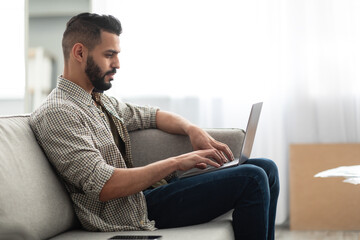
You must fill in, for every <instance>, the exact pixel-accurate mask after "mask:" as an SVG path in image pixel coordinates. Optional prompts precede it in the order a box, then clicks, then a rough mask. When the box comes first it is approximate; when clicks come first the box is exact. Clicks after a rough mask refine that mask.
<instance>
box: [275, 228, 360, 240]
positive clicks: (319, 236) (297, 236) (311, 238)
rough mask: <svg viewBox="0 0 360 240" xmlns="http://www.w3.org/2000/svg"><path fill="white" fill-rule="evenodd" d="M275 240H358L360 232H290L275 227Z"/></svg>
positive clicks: (359, 239) (286, 229) (287, 229)
mask: <svg viewBox="0 0 360 240" xmlns="http://www.w3.org/2000/svg"><path fill="white" fill-rule="evenodd" d="M275 239H276V240H323V239H325V240H328V239H329V240H360V231H290V230H289V227H287V226H278V227H276V232H275Z"/></svg>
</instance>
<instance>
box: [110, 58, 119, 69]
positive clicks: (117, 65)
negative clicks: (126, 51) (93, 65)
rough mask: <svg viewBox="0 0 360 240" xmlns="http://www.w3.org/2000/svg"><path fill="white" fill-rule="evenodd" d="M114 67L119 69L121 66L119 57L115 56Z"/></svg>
mask: <svg viewBox="0 0 360 240" xmlns="http://www.w3.org/2000/svg"><path fill="white" fill-rule="evenodd" d="M111 67H112V68H116V69H119V68H120V60H119V57H114V61H113V63H112V65H111Z"/></svg>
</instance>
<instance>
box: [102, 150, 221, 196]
mask: <svg viewBox="0 0 360 240" xmlns="http://www.w3.org/2000/svg"><path fill="white" fill-rule="evenodd" d="M209 158H213V159H215V160H216V161H220V158H221V157H220V154H219V152H218V151H217V150H214V149H208V150H199V151H195V152H190V153H186V154H183V155H180V156H176V157H172V158H168V159H165V160H161V161H158V162H154V163H152V164H149V165H146V166H143V167H136V168H116V169H115V170H114V173H113V175H112V176H111V177H110V179H109V180H108V181H107V182H106V184H105V185H104V187H103V189H102V191H101V192H100V197H99V199H100V201H109V200H112V199H116V198H120V197H125V196H129V195H132V194H135V193H138V192H140V191H142V190H144V189H146V188H148V187H150V186H151V185H152V184H154V183H156V182H158V181H160V180H161V179H163V178H165V177H166V176H168V175H169V174H170V173H172V172H174V171H177V170H182V171H186V170H189V169H191V168H193V167H195V166H196V165H198V164H200V163H202V164H208V165H212V166H214V167H219V166H220V165H219V164H218V163H215V162H214V161H212V160H210V159H209Z"/></svg>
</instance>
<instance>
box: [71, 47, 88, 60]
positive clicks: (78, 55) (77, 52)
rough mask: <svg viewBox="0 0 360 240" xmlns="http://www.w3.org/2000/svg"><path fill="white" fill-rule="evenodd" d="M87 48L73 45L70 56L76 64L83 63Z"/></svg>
mask: <svg viewBox="0 0 360 240" xmlns="http://www.w3.org/2000/svg"><path fill="white" fill-rule="evenodd" d="M86 52H87V48H86V47H85V46H84V45H83V44H81V43H75V44H74V46H73V48H72V51H71V54H72V55H73V56H74V58H75V59H76V60H77V61H78V62H83V61H84V59H86Z"/></svg>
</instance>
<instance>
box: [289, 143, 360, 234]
mask: <svg viewBox="0 0 360 240" xmlns="http://www.w3.org/2000/svg"><path fill="white" fill-rule="evenodd" d="M351 165H360V144H296V145H291V146H290V172H289V176H290V229H291V230H360V185H354V184H350V183H344V182H343V180H344V179H345V178H342V177H339V178H338V177H336V178H315V177H314V175H315V174H317V173H319V172H321V171H325V170H328V169H332V168H336V167H340V166H351Z"/></svg>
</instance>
